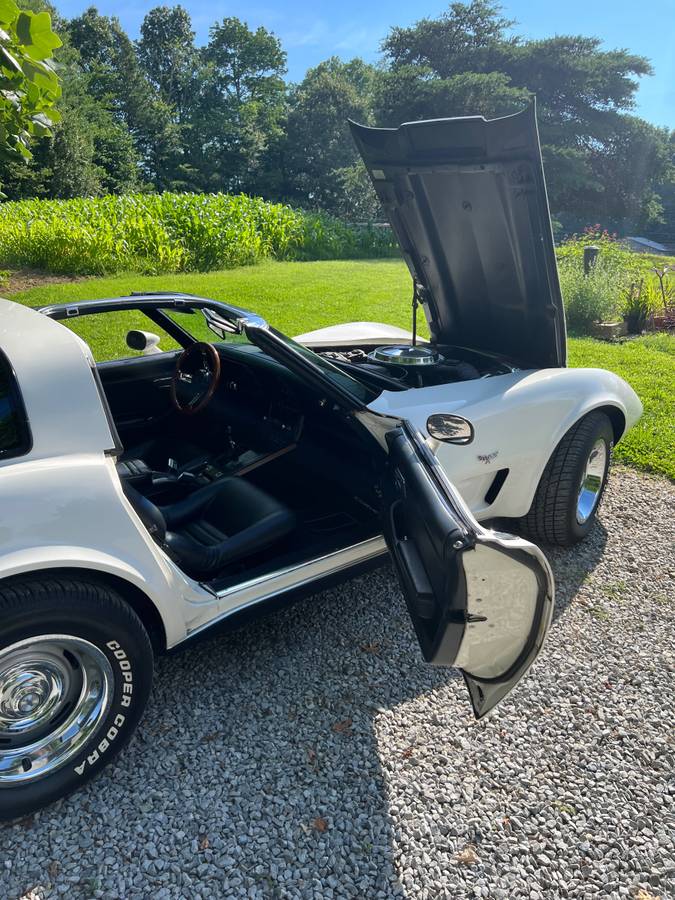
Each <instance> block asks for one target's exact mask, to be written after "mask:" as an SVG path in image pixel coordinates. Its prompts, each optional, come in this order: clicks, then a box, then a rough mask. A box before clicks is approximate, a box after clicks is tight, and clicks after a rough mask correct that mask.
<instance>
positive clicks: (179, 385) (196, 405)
mask: <svg viewBox="0 0 675 900" xmlns="http://www.w3.org/2000/svg"><path fill="white" fill-rule="evenodd" d="M219 381H220V356H218V351H217V350H216V348H215V347H214V346H213V344H207V343H206V342H205V341H196V342H195V343H194V344H190V346H189V347H187V348H186V349H185V350H183V352H182V353H181V355H180V356H179V357H178V361H177V362H176V370H175V372H174V373H173V379H172V381H171V402H172V403H173V405H174V406H175V407H176V409H177V410H178V411H179V412H181V413H183V414H184V415H187V416H192V415H194V414H195V413H198V412H200V411H201V410H202V409H204V407H205V406H206V405H207V403H209V401H210V400H211V398H212V397H213V394H214V392H215V390H216V387H217V386H218V382H219Z"/></svg>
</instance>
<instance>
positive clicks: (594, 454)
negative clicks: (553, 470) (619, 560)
mask: <svg viewBox="0 0 675 900" xmlns="http://www.w3.org/2000/svg"><path fill="white" fill-rule="evenodd" d="M606 469H607V444H606V443H605V441H604V440H603V438H598V440H597V441H596V442H595V443H594V444H593V447H592V449H591V452H590V453H589V454H588V459H587V460H586V465H585V466H584V471H583V473H582V476H581V483H580V484H579V494H578V496H577V522H578V523H579V525H583V524H584V523H585V522H587V521H588V520H589V518H590V517H591V515H592V514H593V510H594V509H595V507H596V506H597V505H598V500H599V499H600V494H601V492H602V486H603V484H604V482H605V471H606Z"/></svg>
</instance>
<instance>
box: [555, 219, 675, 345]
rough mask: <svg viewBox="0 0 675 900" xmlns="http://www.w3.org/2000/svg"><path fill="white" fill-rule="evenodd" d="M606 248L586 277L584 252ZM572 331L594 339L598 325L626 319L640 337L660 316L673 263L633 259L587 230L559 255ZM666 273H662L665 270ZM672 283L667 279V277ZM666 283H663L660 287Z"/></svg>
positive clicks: (602, 235) (610, 240)
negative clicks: (649, 320) (667, 269)
mask: <svg viewBox="0 0 675 900" xmlns="http://www.w3.org/2000/svg"><path fill="white" fill-rule="evenodd" d="M589 244H592V245H594V246H596V247H599V248H600V253H599V255H598V258H597V261H596V263H595V264H594V266H593V268H592V270H591V272H590V273H589V274H588V275H584V267H583V253H584V247H586V246H588V245H589ZM556 256H557V258H558V271H559V273H560V285H561V288H562V294H563V300H564V302H565V312H566V315H567V324H568V327H569V330H570V331H571V332H573V333H576V334H589V333H590V332H591V330H592V326H593V324H594V323H595V322H608V321H616V320H618V319H621V318H622V317H625V318H626V320H627V322H628V327H629V330H630V331H634V332H640V331H641V330H642V329H643V327H644V325H645V322H646V320H647V318H648V316H649V315H650V314H651V313H653V312H655V311H657V310H658V308H659V306H663V302H661V303H659V298H660V297H661V293H662V292H661V287H662V284H664V283H665V282H664V278H663V277H662V278H661V279H659V277H658V272H659V271H660V272H662V271H663V268H664V266H665V265H666V264H667V263H668V262H669V260H668V258H664V257H663V256H653V255H651V254H642V253H633V252H632V251H630V250H628V249H627V248H626V247H625V246H623V245H622V244H621V243H620V241H618V240H616V238H615V237H613V236H612V235H609V234H608V233H607V232H606V231H605V232H599V231H593V230H592V229H591V230H587V232H586V233H584V234H583V235H581V236H580V237H576V236H575V237H574V238H572V239H571V240H569V241H566V242H565V243H564V244H562V245H561V246H560V247H558V248H557V249H556ZM659 267H660V268H659ZM666 278H667V276H666ZM660 282H661V283H660Z"/></svg>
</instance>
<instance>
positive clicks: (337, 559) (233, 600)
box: [186, 535, 388, 638]
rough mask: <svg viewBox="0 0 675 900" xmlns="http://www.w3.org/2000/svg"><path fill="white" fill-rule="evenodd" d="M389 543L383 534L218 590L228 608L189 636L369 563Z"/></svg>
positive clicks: (191, 631)
mask: <svg viewBox="0 0 675 900" xmlns="http://www.w3.org/2000/svg"><path fill="white" fill-rule="evenodd" d="M387 552H388V549H387V544H386V542H385V540H384V537H383V536H382V535H377V536H376V537H372V538H368V540H366V541H361V542H360V543H358V544H352V545H351V546H350V547H344V548H343V549H342V550H336V551H334V552H333V553H328V554H326V555H325V556H319V557H316V558H315V559H311V560H308V561H307V562H302V563H297V564H296V565H294V566H288V567H287V568H285V569H278V570H277V571H275V572H269V573H267V574H266V575H261V576H259V577H258V578H252V579H250V580H249V581H244V582H242V583H240V584H235V585H233V586H232V587H229V588H226V589H225V590H223V591H218V592H216V597H217V599H218V600H220V601H221V602H222V601H226V602H227V601H228V600H229V601H230V602H229V603H228V607H227V609H223V610H221V611H220V612H219V613H218V614H216V615H215V616H214V617H213V618H212V619H209V620H208V621H207V622H202V623H201V624H199V625H196V626H195V627H194V628H191V629H189V630H188V633H187V634H186V638H191V637H192V636H193V635H196V634H198V633H199V632H200V631H203V630H205V629H206V628H210V627H211V625H215V624H217V623H218V622H222V621H223V619H226V618H227V617H228V616H230V615H232V614H233V613H235V612H240V611H241V610H243V609H246V608H247V607H249V606H254V605H255V604H256V603H260V602H261V601H262V600H268V599H270V598H271V597H274V596H276V595H278V594H284V593H286V592H287V591H292V590H295V588H300V587H304V586H305V585H307V584H310V583H311V582H312V581H317V580H318V579H320V578H323V577H325V576H327V575H332V574H333V573H335V572H340V571H341V570H342V569H347V568H351V566H356V565H359V563H362V562H367V561H368V560H370V559H374V558H375V557H376V556H382V555H383V554H385V553H387Z"/></svg>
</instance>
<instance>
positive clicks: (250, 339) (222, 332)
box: [162, 309, 380, 404]
mask: <svg viewBox="0 0 675 900" xmlns="http://www.w3.org/2000/svg"><path fill="white" fill-rule="evenodd" d="M162 312H163V313H164V314H165V315H167V316H169V317H170V318H171V319H172V320H173V321H174V322H175V323H176V324H177V325H179V326H180V327H181V328H182V329H183V330H184V331H187V333H188V334H189V335H191V336H192V337H193V338H195V339H196V340H198V341H213V335H215V336H216V337H217V338H218V339H219V340H220V341H223V342H225V343H233V342H235V343H253V344H256V346H259V347H260V349H261V350H263V352H265V353H269V354H270V355H272V356H276V355H277V354H275V352H274V346H273V345H272V344H269V343H268V342H266V341H264V338H263V340H262V341H259V340H257V339H256V335H257V334H260V333H261V332H262V333H263V334H267V335H269V336H271V337H273V338H274V339H275V341H276V342H277V343H278V344H281V346H282V347H283V348H284V349H285V350H286V351H287V352H292V353H293V354H295V355H296V356H299V357H300V358H301V359H302V360H303V361H304V363H305V364H310V365H312V366H313V367H314V369H318V370H319V372H320V374H321V375H322V376H323V377H324V378H328V379H329V380H330V381H331V382H332V383H333V384H334V385H336V386H337V387H338V388H339V389H340V390H341V391H347V392H348V393H349V394H350V395H351V396H352V397H353V398H354V399H355V400H357V401H358V402H359V403H360V404H366V403H370V401H371V400H374V399H375V397H377V396H378V394H379V393H380V392H379V391H375V390H372V389H371V388H369V387H367V386H366V385H365V384H362V383H361V382H360V381H358V380H357V379H356V378H352V376H351V375H348V374H347V373H346V372H343V371H342V370H341V369H340V368H338V366H336V365H335V364H334V363H332V362H330V360H328V359H325V358H324V357H323V356H319V354H317V353H314V352H313V351H311V350H308V349H307V347H304V346H303V345H302V344H299V343H298V342H297V341H294V340H293V339H292V338H290V337H288V336H287V335H285V334H283V333H282V332H281V331H278V330H277V329H276V328H272V327H271V326H268V325H266V324H265V325H264V327H262V328H260V327H256V328H253V327H249V328H247V329H246V333H245V334H236V333H233V332H232V331H229V330H227V328H224V327H223V326H224V325H225V326H226V325H227V323H226V322H225V321H224V320H223V319H222V317H219V316H218V315H217V314H215V313H214V312H213V311H212V310H210V309H200V310H199V313H201V315H195V312H196V310H192V309H186V310H175V309H164V310H162ZM282 361H284V360H282ZM285 362H286V363H288V359H286V360H285Z"/></svg>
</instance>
